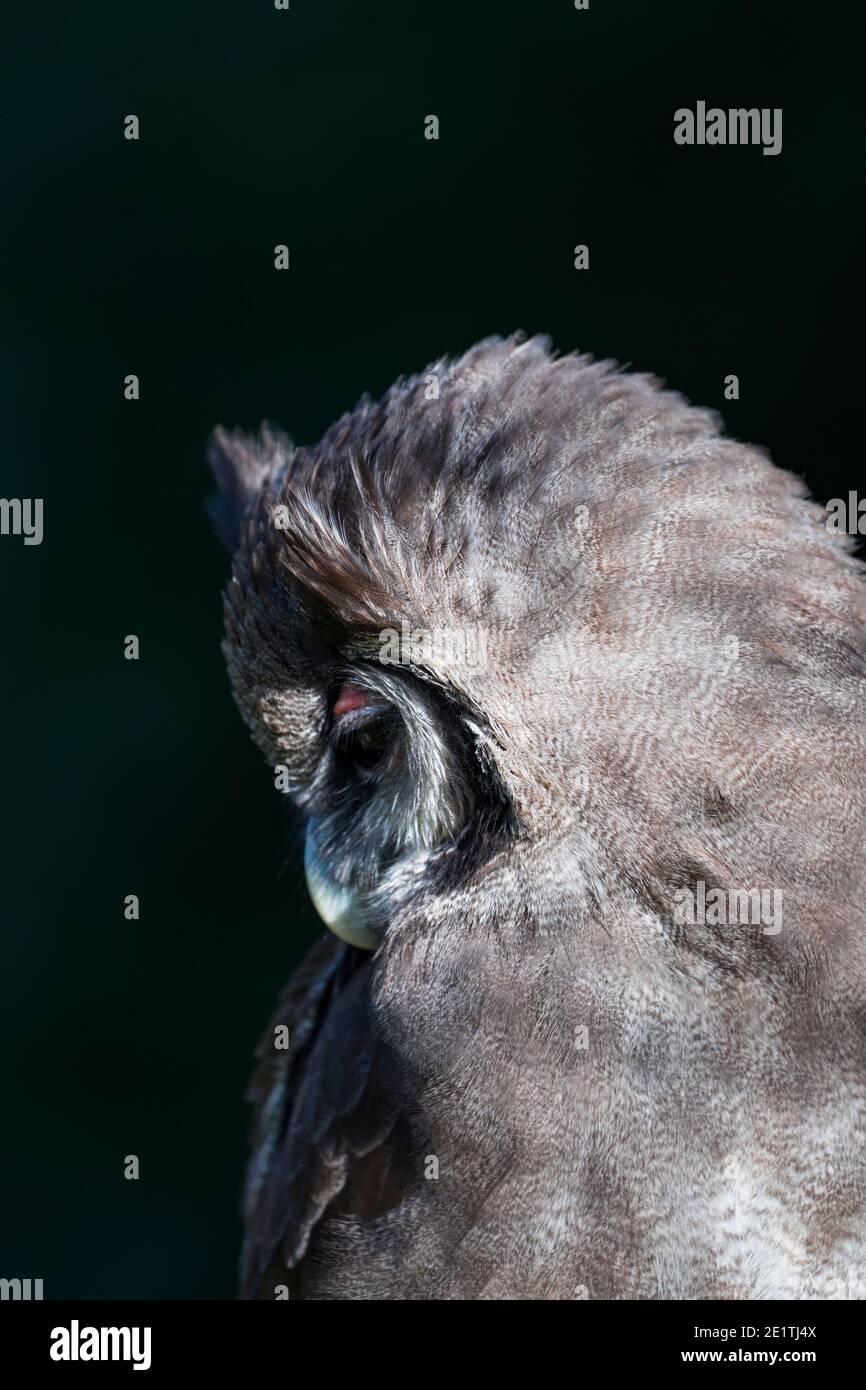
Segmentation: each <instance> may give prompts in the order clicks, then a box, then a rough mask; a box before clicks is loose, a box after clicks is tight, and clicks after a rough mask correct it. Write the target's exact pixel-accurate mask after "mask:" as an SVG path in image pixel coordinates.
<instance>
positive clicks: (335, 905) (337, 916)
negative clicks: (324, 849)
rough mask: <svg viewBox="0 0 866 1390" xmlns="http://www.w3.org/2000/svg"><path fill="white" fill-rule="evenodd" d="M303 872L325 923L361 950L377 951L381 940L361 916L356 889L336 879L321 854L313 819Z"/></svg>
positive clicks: (306, 845) (305, 845) (311, 895)
mask: <svg viewBox="0 0 866 1390" xmlns="http://www.w3.org/2000/svg"><path fill="white" fill-rule="evenodd" d="M304 872H305V873H306V876H307V888H308V889H309V893H310V897H311V898H312V900H313V907H314V908H315V909H316V911H317V912H318V914H319V916H320V917H321V919H322V921H323V922H324V924H325V926H326V927H328V928H329V930H330V931H332V932H333V933H334V935H335V936H339V937H340V938H341V940H343V941H348V943H349V945H350V946H357V947H358V948H359V950H361V951H375V949H376V947H377V946H378V945H379V943H378V941H377V940H376V938H375V936H374V935H373V933H372V931H371V930H370V928H369V927H368V926H367V925H366V924H365V922H364V921H363V920H362V916H361V912H360V904H359V901H358V895H357V893H356V892H355V891H354V889H352V888H346V887H344V886H343V884H341V883H337V881H336V880H335V879H334V878H332V877H331V875H330V874H329V873H328V871H327V869H326V868H325V866H324V864H323V863H322V861H321V859H320V858H319V855H318V853H317V851H316V841H315V821H314V820H311V821H310V822H309V824H308V825H307V838H306V842H305V844H304Z"/></svg>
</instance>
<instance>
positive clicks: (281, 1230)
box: [241, 934, 402, 1299]
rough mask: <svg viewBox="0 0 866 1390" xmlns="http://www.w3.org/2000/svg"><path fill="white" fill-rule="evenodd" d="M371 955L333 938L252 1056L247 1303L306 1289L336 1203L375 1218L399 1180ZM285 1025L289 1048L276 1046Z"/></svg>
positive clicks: (308, 964) (304, 971)
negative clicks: (315, 1241) (314, 1245)
mask: <svg viewBox="0 0 866 1390" xmlns="http://www.w3.org/2000/svg"><path fill="white" fill-rule="evenodd" d="M372 965H373V962H372V957H371V956H370V955H368V954H367V952H363V951H357V950H355V949H354V948H353V947H351V946H347V945H346V944H345V943H344V942H342V941H340V940H339V939H338V938H337V937H335V936H332V935H330V934H328V935H327V936H325V937H324V938H323V940H322V941H321V942H319V943H318V945H316V946H315V947H314V948H313V949H312V951H311V952H310V953H309V955H308V956H307V957H306V959H305V960H304V961H303V963H302V964H301V965H300V967H299V968H298V970H297V971H296V972H295V973H294V975H292V977H291V979H290V980H289V983H288V985H287V986H286V989H285V990H284V992H283V995H282V997H281V999H280V1004H279V1007H278V1009H277V1011H276V1013H275V1014H274V1016H273V1018H272V1019H271V1022H270V1024H269V1025H268V1029H267V1031H266V1033H265V1035H264V1037H263V1038H262V1041H261V1043H260V1044H259V1047H258V1050H257V1054H256V1055H257V1056H258V1058H259V1064H258V1066H257V1068H256V1070H255V1072H254V1074H253V1078H252V1081H251V1083H250V1087H249V1090H248V1092H247V1096H248V1099H250V1100H251V1101H252V1102H253V1103H254V1105H255V1107H256V1109H255V1116H254V1121H253V1132H252V1147H253V1153H252V1157H251V1160H250V1165H249V1170H248V1173H247V1182H246V1189H245V1193H244V1222H245V1227H246V1239H245V1242H244V1249H243V1255H242V1259H241V1297H242V1298H265V1299H271V1298H273V1297H274V1296H275V1295H274V1288H275V1285H277V1284H284V1285H287V1286H288V1287H289V1290H290V1294H291V1295H292V1296H294V1295H297V1294H299V1293H300V1294H302V1293H303V1273H302V1271H299V1270H298V1266H299V1264H300V1262H301V1261H302V1259H303V1257H304V1254H305V1253H306V1251H307V1247H308V1245H309V1242H310V1238H311V1234H312V1232H313V1230H314V1227H315V1226H316V1224H317V1222H319V1220H320V1219H321V1218H322V1216H323V1215H324V1214H325V1212H326V1211H327V1210H328V1209H329V1208H331V1207H333V1208H334V1210H335V1211H339V1212H340V1213H341V1214H345V1213H351V1214H353V1215H355V1216H357V1217H358V1219H360V1220H370V1219H372V1218H373V1217H374V1216H375V1215H377V1214H378V1213H379V1212H381V1211H383V1210H386V1209H388V1207H390V1206H393V1205H395V1204H396V1202H397V1201H398V1200H399V1198H400V1193H401V1189H402V1184H401V1182H400V1179H399V1172H398V1167H399V1165H398V1164H396V1163H395V1159H394V1155H393V1154H392V1153H391V1152H390V1145H389V1141H390V1139H391V1136H392V1132H393V1131H394V1129H395V1122H396V1119H397V1107H396V1105H395V1103H394V1100H393V1091H392V1090H391V1088H390V1087H389V1086H388V1085H387V1078H386V1071H387V1064H386V1058H385V1049H384V1048H383V1045H382V1043H381V1042H380V1040H379V1038H378V1035H377V1033H376V1030H375V1029H374V1027H373V1026H372V1021H371V1014H370V984H371V979H372ZM280 1024H285V1025H287V1026H288V1028H289V1034H290V1046H289V1049H288V1051H285V1050H282V1051H278V1050H277V1049H276V1048H275V1047H274V1038H275V1033H274V1030H275V1028H276V1027H277V1026H278V1025H280Z"/></svg>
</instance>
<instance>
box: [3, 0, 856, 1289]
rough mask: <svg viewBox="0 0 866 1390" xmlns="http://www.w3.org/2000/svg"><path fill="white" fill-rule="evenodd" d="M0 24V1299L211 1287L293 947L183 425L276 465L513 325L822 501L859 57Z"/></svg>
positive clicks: (273, 825) (632, 19)
mask: <svg viewBox="0 0 866 1390" xmlns="http://www.w3.org/2000/svg"><path fill="white" fill-rule="evenodd" d="M852 14H853V10H852ZM4 26H5V27H4V35H3V59H2V62H3V77H2V83H0V107H2V124H0V131H2V142H3V150H4V165H3V167H4V174H3V192H4V199H3V202H4V213H3V223H2V226H3V231H2V240H3V248H4V269H3V276H2V291H0V293H2V314H3V324H4V330H5V331H4V335H3V338H4V346H3V360H2V371H0V387H2V391H3V415H2V419H3V449H2V488H0V491H2V495H3V496H6V497H43V498H44V499H45V537H44V542H43V544H42V546H41V547H38V548H37V547H24V546H23V544H22V542H21V539H20V538H15V537H11V536H6V537H2V538H0V583H2V595H3V610H2V611H3V629H2V631H3V641H2V660H3V681H2V691H3V705H4V709H3V724H2V729H3V736H2V737H3V741H2V765H0V766H2V816H3V824H2V829H3V835H2V854H3V859H2V866H0V873H2V905H3V984H4V995H5V999H4V1024H3V1027H4V1037H3V1040H2V1058H3V1063H4V1067H3V1070H4V1075H5V1082H6V1084H5V1086H4V1100H3V1126H4V1144H3V1156H2V1162H3V1172H2V1193H3V1211H2V1221H0V1276H4V1277H14V1276H17V1277H22V1278H24V1277H31V1278H37V1277H38V1278H43V1279H44V1281H45V1295H46V1297H78V1298H93V1297H119V1298H151V1297H154V1298H156V1297H158V1298H220V1297H222V1298H227V1297H231V1296H232V1294H233V1291H234V1280H235V1260H236V1255H237V1249H238V1244H239V1236H240V1227H239V1221H238V1217H237V1195H238V1189H239V1184H240V1178H241V1172H242V1165H243V1156H244V1148H245V1130H246V1122H247V1116H246V1113H245V1110H244V1107H243V1104H242V1100H241V1095H242V1091H243V1086H244V1083H245V1079H246V1076H247V1074H248V1072H249V1066H250V1055H251V1050H252V1047H253V1045H254V1043H255V1041H256V1039H257V1037H258V1034H259V1032H260V1031H261V1029H262V1028H263V1026H264V1024H265V1022H266V1020H267V1017H268V1014H269V1011H270V1009H271V1006H272V1003H273V1000H274V997H275V995H276V993H277V991H278V989H279V987H280V986H281V984H282V982H283V980H284V978H285V976H286V975H287V973H288V971H289V969H290V967H291V966H292V965H293V964H294V963H295V961H296V960H297V959H298V957H299V955H300V954H301V953H302V952H303V950H304V949H305V947H306V945H307V944H308V943H309V942H310V941H311V940H312V939H313V938H314V936H315V935H316V933H317V927H316V924H315V922H314V920H313V918H312V915H311V910H310V908H309V906H308V904H307V902H306V896H305V890H304V888H303V886H302V882H301V879H300V876H299V872H298V865H297V861H296V858H295V857H294V855H293V853H291V852H289V854H288V860H287V855H286V852H285V850H286V844H287V826H286V822H285V819H284V814H285V813H284V809H283V806H282V804H281V803H280V800H279V797H278V796H277V794H276V793H275V792H274V790H273V785H272V778H271V775H270V774H269V772H268V769H267V768H265V767H264V766H263V765H262V764H261V761H260V759H259V758H258V756H257V754H256V753H255V751H254V750H253V748H252V746H251V745H250V744H249V742H248V739H247V735H246V733H245V730H244V728H243V726H242V724H241V722H240V719H239V718H238V716H237V714H236V713H235V711H234V709H233V706H232V703H231V699H230V695H229V691H228V686H227V681H226V678H225V673H224V670H223V667H222V661H221V656H220V652H219V641H220V628H221V604H220V591H221V588H222V585H223V583H224V581H225V578H226V574H227V565H228V562H227V557H226V556H225V555H224V554H223V553H222V552H221V551H220V549H219V547H218V545H217V544H216V542H215V540H214V539H213V537H212V535H211V531H210V527H209V523H208V521H207V518H206V516H205V513H204V509H203V500H204V498H205V497H206V496H207V494H208V491H209V488H210V484H209V478H208V474H207V469H206V466H205V463H204V448H205V442H206V438H207V435H208V434H209V432H210V430H211V429H212V428H213V426H214V425H215V424H216V423H217V422H220V421H221V422H223V423H225V424H227V425H243V426H245V427H254V426H256V425H257V423H258V422H259V420H260V419H262V418H267V419H271V420H273V421H274V422H276V423H278V424H280V425H282V426H284V427H285V428H287V429H288V430H289V431H290V432H291V433H292V435H293V436H294V438H295V439H296V440H297V441H299V442H309V441H312V440H314V439H315V438H317V437H318V435H319V434H321V433H322V431H323V430H324V429H325V427H326V426H327V425H328V424H329V423H330V422H331V420H332V419H333V418H334V417H335V416H336V415H338V414H340V413H341V412H342V411H343V410H345V409H346V408H348V407H350V406H351V405H352V404H353V403H354V402H355V400H356V399H357V397H358V396H359V395H360V394H361V392H362V391H365V390H367V391H370V392H371V393H373V394H378V393H379V392H381V391H382V390H384V389H385V388H386V387H387V386H388V385H389V383H390V382H391V381H392V379H393V378H394V377H395V376H397V375H399V374H401V373H407V372H411V371H417V370H420V369H421V368H422V367H423V366H424V365H425V364H426V363H427V362H428V361H430V360H431V359H434V358H436V357H438V356H439V355H440V354H441V353H443V352H447V353H457V352H459V351H461V350H463V349H464V348H466V347H468V346H469V345H470V344H471V343H472V342H473V341H474V340H475V339H477V338H479V337H482V336H485V335H487V334H490V333H494V332H500V333H507V332H510V331H511V330H513V329H515V328H523V329H524V330H526V331H527V332H538V331H542V332H547V333H549V334H551V335H552V337H553V339H554V342H555V344H556V346H557V347H558V348H559V349H560V350H561V351H564V352H566V351H572V350H575V349H581V350H588V351H591V352H593V353H595V354H596V355H599V356H613V357H616V358H618V359H620V360H621V361H625V362H630V363H633V364H634V365H635V366H636V367H638V368H640V369H643V370H651V371H654V372H656V373H657V374H659V375H660V376H662V377H664V378H665V379H666V380H667V381H668V382H669V384H670V385H672V386H675V387H677V388H678V389H680V390H682V391H683V392H684V393H685V394H686V395H687V396H689V397H690V398H691V399H692V400H694V401H696V402H698V403H700V404H703V405H712V406H715V407H716V408H717V409H719V410H721V411H722V413H723V415H724V418H725V420H726V423H727V426H728V429H729V430H730V432H731V433H733V434H735V435H737V436H739V437H741V438H745V439H749V440H752V441H755V442H757V443H760V444H763V445H765V446H767V447H768V448H769V449H770V450H771V452H772V454H773V457H774V458H775V459H776V461H777V462H778V463H780V464H781V465H783V466H784V467H787V468H789V469H792V470H793V471H795V472H797V473H802V474H805V476H806V477H807V479H808V481H809V483H810V485H811V487H812V489H813V491H814V492H815V494H816V495H817V496H818V497H819V498H820V499H821V500H826V499H827V498H828V497H831V496H835V495H839V494H844V493H845V492H847V490H848V488H854V487H856V486H857V485H858V481H859V474H860V452H861V449H860V440H859V438H858V430H857V426H858V424H859V421H860V416H861V412H862V368H861V364H860V354H859V350H858V349H859V341H858V337H859V335H858V330H857V323H856V321H855V322H854V323H853V324H852V319H853V318H854V316H855V314H856V313H857V312H858V311H856V309H855V301H856V297H857V290H858V284H857V281H858V278H859V277H860V271H861V259H862V247H863V226H862V218H861V216H860V212H859V211H858V204H859V198H860V190H861V185H862V176H863V175H862V171H863V144H862V135H863V130H862V121H861V118H860V116H859V115H858V114H857V112H856V110H855V108H856V104H857V99H858V92H859V90H860V85H861V77H862V35H858V34H857V33H856V32H854V30H853V29H851V28H849V27H846V24H845V23H844V22H843V21H842V20H841V19H840V18H839V17H838V16H837V15H836V14H835V13H834V11H833V10H832V8H831V7H828V6H826V5H820V6H816V5H802V6H801V7H799V8H798V7H796V6H792V5H787V4H780V3H777V0H774V3H771V4H762V5H760V6H756V5H755V4H754V0H751V3H749V0H732V2H731V3H724V4H722V3H717V4H708V3H702V4H700V5H696V4H695V0H664V3H659V4H648V3H646V0H641V2H640V3H638V2H637V0H627V2H625V0H624V2H623V3H614V2H613V0H591V7H590V9H589V10H588V11H586V12H577V11H575V10H574V8H573V4H572V3H571V0H556V3H554V2H553V0H541V2H540V0H533V3H531V4H530V3H526V4H518V3H494V0H481V2H480V3H474V4H472V5H469V4H467V3H466V0H462V3H454V0H437V2H436V3H433V2H432V0H430V3H424V4H409V3H406V0H402V3H399V2H398V0H387V2H386V3H378V4H375V5H373V4H367V5H363V4H358V3H348V2H347V0H341V3H333V0H291V9H290V10H289V11H288V12H277V11H275V10H274V8H273V4H272V0H243V3H241V2H240V0H238V2H237V3H208V4H205V3H200V4H191V3H182V0H172V3H165V0H160V2H159V3H154V2H153V0H149V3H144V0H136V3H128V2H126V3H122V4H117V3H110V4H109V3H101V4H86V3H85V4H81V5H75V6H73V5H41V6H39V7H29V12H28V13H27V15H26V19H25V11H24V8H23V7H22V8H21V9H19V11H18V14H17V16H16V15H14V14H9V15H7V17H6V19H5V21H4ZM699 99H700V100H705V101H706V102H707V104H708V105H720V106H723V107H729V106H758V107H782V108H783V110H784V125H783V137H784V143H783V150H782V153H781V154H780V155H779V156H777V157H767V156H764V155H762V153H761V150H760V149H759V148H750V147H746V148H742V147H741V148H736V147H735V148H724V147H718V148H707V147H705V148H682V147H678V146H675V145H674V142H673V112H674V110H675V109H676V108H678V107H681V106H691V107H693V106H694V105H695V103H696V102H697V101H698V100H699ZM129 113H135V114H136V115H138V116H139V118H140V121H141V138H140V140H139V141H138V142H137V143H134V142H129V141H127V140H125V139H124V138H123V120H124V117H125V116H126V115H127V114H129ZM431 113H435V114H436V115H438V117H439V119H440V122H441V131H440V139H439V141H438V142H433V141H428V140H425V139H424V135H423V131H424V117H425V116H426V115H428V114H431ZM278 243H287V244H288V245H289V247H290V253H291V269H290V271H289V272H287V273H279V272H277V271H276V270H275V269H274V266H273V251H274V246H275V245H276V244H278ZM577 243H586V244H588V246H589V248H590V270H589V271H588V272H577V271H575V270H574V268H573V248H574V246H575V244H577ZM128 373H136V374H137V375H138V376H139V377H140V379H141V399H140V401H138V402H127V401H125V400H124V398H123V379H124V377H125V376H126V375H127V374H128ZM728 373H736V374H737V375H738V377H739V380H740V392H741V399H740V400H739V401H737V402H727V401H725V400H724V399H723V394H722V393H723V382H724V377H725V376H726V375H727V374H728ZM695 563H696V564H699V563H700V555H699V554H696V556H695ZM128 633H136V634H137V635H138V636H139V637H140V639H141V659H140V660H139V661H138V662H137V663H136V662H127V661H125V660H124V659H123V654H122V651H123V638H124V636H125V635H126V634H128ZM286 860H287V867H285V870H284V871H282V870H283V866H284V864H286ZM127 893H136V894H138V895H139V896H140V899H141V919H140V921H138V922H132V923H130V922H127V921H125V920H124V917H123V910H122V908H123V898H124V895H125V894H127ZM129 1153H135V1154H137V1155H138V1156H139V1159H140V1163H141V1178H140V1180H139V1181H138V1182H128V1181H125V1180H124V1177H123V1160H124V1156H125V1155H126V1154H129Z"/></svg>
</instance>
